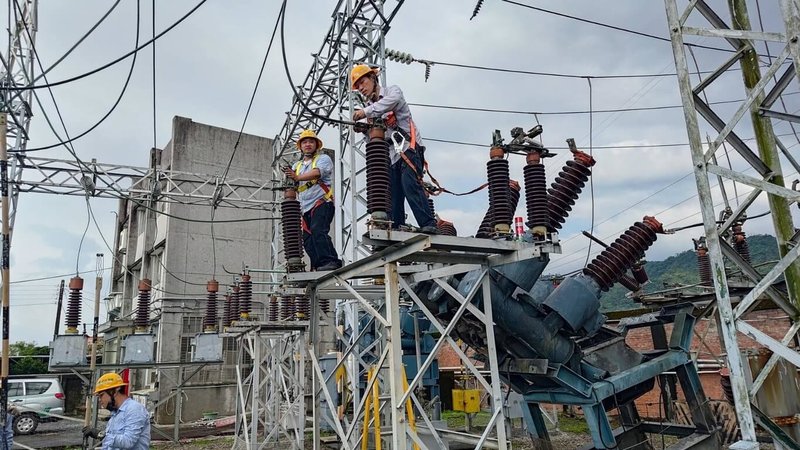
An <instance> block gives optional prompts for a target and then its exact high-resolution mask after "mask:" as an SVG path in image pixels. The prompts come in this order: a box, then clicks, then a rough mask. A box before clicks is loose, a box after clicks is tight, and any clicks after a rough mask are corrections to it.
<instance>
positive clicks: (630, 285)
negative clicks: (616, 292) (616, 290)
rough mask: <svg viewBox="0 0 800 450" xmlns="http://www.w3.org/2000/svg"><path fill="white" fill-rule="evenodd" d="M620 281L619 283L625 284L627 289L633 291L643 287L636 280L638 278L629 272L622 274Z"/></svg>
mask: <svg viewBox="0 0 800 450" xmlns="http://www.w3.org/2000/svg"><path fill="white" fill-rule="evenodd" d="M618 281H619V284H621V285H623V286H624V287H625V289H627V290H629V291H631V292H636V291H638V290H639V289H640V288H641V287H642V286H641V285H640V284H639V283H637V282H636V280H634V279H633V277H631V276H630V275H628V274H627V273H624V274H622V276H621V277H619V280H618Z"/></svg>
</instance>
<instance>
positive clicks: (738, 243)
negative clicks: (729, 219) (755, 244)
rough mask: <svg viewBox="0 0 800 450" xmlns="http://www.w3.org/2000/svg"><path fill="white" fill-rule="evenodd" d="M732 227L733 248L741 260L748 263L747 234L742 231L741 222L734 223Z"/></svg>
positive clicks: (749, 260) (748, 247)
mask: <svg viewBox="0 0 800 450" xmlns="http://www.w3.org/2000/svg"><path fill="white" fill-rule="evenodd" d="M732 229H733V248H734V249H736V253H738V254H739V256H741V257H742V259H743V260H745V261H747V262H748V263H750V262H751V259H750V246H749V245H748V244H747V235H746V234H745V232H744V231H742V222H736V223H734V224H733V227H732Z"/></svg>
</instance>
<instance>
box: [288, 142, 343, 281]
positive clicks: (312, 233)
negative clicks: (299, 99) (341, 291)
mask: <svg viewBox="0 0 800 450" xmlns="http://www.w3.org/2000/svg"><path fill="white" fill-rule="evenodd" d="M297 148H298V149H299V150H300V151H301V152H302V154H303V159H302V160H300V161H298V162H297V163H295V165H294V166H292V167H291V168H289V167H287V168H286V169H284V174H285V175H286V176H287V177H289V178H291V179H292V180H294V181H297V182H299V183H300V185H299V186H298V188H297V194H298V197H299V199H300V209H301V210H302V211H303V219H302V226H303V248H305V250H306V254H307V255H308V259H309V260H311V270H319V271H324V270H336V269H338V268H340V267H342V261H341V260H340V259H339V257H338V255H337V254H336V248H335V247H334V246H333V241H332V240H331V236H330V231H331V222H332V221H333V213H334V206H333V188H332V187H331V182H332V181H333V161H331V158H330V156H328V155H326V154H325V153H323V152H322V151H321V150H322V139H320V138H318V137H317V133H315V132H314V130H305V131H303V132H302V133H300V137H299V138H298V139H297Z"/></svg>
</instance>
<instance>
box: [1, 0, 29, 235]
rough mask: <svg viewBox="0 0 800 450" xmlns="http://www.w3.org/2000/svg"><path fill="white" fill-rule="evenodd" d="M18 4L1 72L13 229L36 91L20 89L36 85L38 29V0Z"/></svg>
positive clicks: (11, 225) (26, 0)
mask: <svg viewBox="0 0 800 450" xmlns="http://www.w3.org/2000/svg"><path fill="white" fill-rule="evenodd" d="M17 4H18V5H19V9H21V10H22V14H21V15H20V13H19V10H18V9H17V8H16V7H12V9H13V11H14V12H13V15H14V23H15V26H14V29H13V30H12V34H11V35H10V40H9V47H8V53H7V57H3V58H2V64H3V66H2V67H1V68H0V71H1V72H2V73H1V74H0V77H1V78H2V80H1V81H0V85H2V87H3V88H5V89H6V90H3V91H2V94H3V95H2V102H3V105H2V109H3V110H4V111H6V112H7V113H8V128H7V131H6V136H7V138H6V144H7V149H8V151H9V155H11V157H12V159H11V168H10V170H9V173H8V179H9V181H10V182H11V184H12V185H11V192H10V197H11V205H10V206H11V210H10V213H9V228H10V229H11V230H13V229H14V218H15V217H16V212H17V198H18V195H19V188H18V187H16V183H18V182H19V181H20V179H21V177H22V164H21V161H22V158H23V157H24V152H25V148H26V146H27V145H28V138H29V135H28V132H29V131H30V125H31V118H32V117H33V90H32V89H17V88H20V87H24V86H28V85H31V84H33V82H34V75H33V73H34V72H33V71H34V61H35V55H34V46H35V44H36V31H37V30H38V0H19V1H18V2H17Z"/></svg>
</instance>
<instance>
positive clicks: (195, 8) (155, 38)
mask: <svg viewBox="0 0 800 450" xmlns="http://www.w3.org/2000/svg"><path fill="white" fill-rule="evenodd" d="M206 1H207V0H200V2H198V3H197V4H196V5H195V6H194V7H193V8H192V9H190V10H189V11H188V12H187V13H186V14H184V15H183V16H181V18H179V19H178V20H177V21H176V22H174V23H173V24H172V25H170V26H169V27H167V28H165V29H164V30H163V31H162V32H161V33H158V34H157V35H156V36H155V37H154V38H152V39H150V40H149V41H147V42H145V43H144V44H142V45H140V46H138V47H136V48H135V49H133V50H131V51H129V52H128V53H126V54H124V55H122V56H120V57H119V58H117V59H115V60H113V61H111V62H109V63H106V64H104V65H102V66H100V67H98V68H96V69H93V70H90V71H89V72H86V73H83V74H80V75H76V76H74V77H71V78H67V79H64V80H60V81H55V82H53V83H47V82H45V84H36V85H33V84H30V85H28V86H16V87H6V86H0V91H18V90H28V89H44V88H48V87H55V86H60V85H62V84H67V83H72V82H73V81H78V80H80V79H83V78H86V77H88V76H91V75H94V74H96V73H98V72H100V71H103V70H105V69H108V68H109V67H111V66H113V65H115V64H117V63H119V62H120V61H123V60H125V59H127V58H129V57H130V56H132V55H133V54H135V53H136V52H138V51H140V50H142V49H144V48H146V47H147V46H148V45H150V44H152V43H153V42H155V41H157V40H158V39H159V38H161V37H162V36H164V35H165V34H167V33H169V32H170V31H172V29H173V28H175V27H177V26H178V25H180V24H181V22H183V21H184V20H186V19H187V18H188V17H189V16H191V15H192V14H193V13H194V12H195V11H197V9H198V8H200V7H201V6H203V4H204V3H205V2H206Z"/></svg>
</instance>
